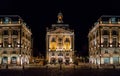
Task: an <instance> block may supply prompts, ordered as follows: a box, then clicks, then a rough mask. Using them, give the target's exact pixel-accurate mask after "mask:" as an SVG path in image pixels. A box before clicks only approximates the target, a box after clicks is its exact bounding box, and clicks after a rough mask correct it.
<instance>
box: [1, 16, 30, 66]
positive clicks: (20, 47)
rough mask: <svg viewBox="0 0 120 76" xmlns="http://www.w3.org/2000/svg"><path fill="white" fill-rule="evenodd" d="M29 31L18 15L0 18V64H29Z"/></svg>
mask: <svg viewBox="0 0 120 76" xmlns="http://www.w3.org/2000/svg"><path fill="white" fill-rule="evenodd" d="M31 35H32V33H31V30H30V29H29V28H28V27H27V26H26V23H25V22H23V20H22V19H21V17H20V16H18V15H1V16H0V64H8V65H10V64H16V65H22V64H29V59H30V57H31V51H32V50H31Z"/></svg>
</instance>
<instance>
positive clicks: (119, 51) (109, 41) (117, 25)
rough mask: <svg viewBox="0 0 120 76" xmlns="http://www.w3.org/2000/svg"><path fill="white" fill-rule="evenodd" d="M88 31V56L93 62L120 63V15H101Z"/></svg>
mask: <svg viewBox="0 0 120 76" xmlns="http://www.w3.org/2000/svg"><path fill="white" fill-rule="evenodd" d="M94 25H95V26H94V27H93V28H92V29H91V30H90V31H89V34H88V38H89V56H90V59H89V60H90V63H93V64H100V65H102V64H120V16H106V15H104V16H101V17H100V18H99V19H98V21H97V22H96V23H95V24H94Z"/></svg>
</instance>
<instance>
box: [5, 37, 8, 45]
mask: <svg viewBox="0 0 120 76" xmlns="http://www.w3.org/2000/svg"><path fill="white" fill-rule="evenodd" d="M4 47H8V38H4Z"/></svg>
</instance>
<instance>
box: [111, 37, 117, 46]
mask: <svg viewBox="0 0 120 76" xmlns="http://www.w3.org/2000/svg"><path fill="white" fill-rule="evenodd" d="M116 44H117V38H113V42H112V46H113V47H116Z"/></svg>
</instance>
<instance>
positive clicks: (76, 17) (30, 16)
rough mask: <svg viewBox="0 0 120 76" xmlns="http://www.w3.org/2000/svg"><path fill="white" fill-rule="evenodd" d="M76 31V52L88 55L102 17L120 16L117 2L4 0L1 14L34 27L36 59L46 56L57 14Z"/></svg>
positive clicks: (0, 5) (1, 5) (0, 7)
mask: <svg viewBox="0 0 120 76" xmlns="http://www.w3.org/2000/svg"><path fill="white" fill-rule="evenodd" d="M59 11H61V12H62V13H63V21H64V23H66V24H69V25H70V28H72V29H74V31H75V50H76V51H78V52H83V54H84V55H87V53H88V37H87V35H88V32H89V29H91V27H92V26H93V24H94V22H96V21H97V19H98V18H99V17H100V16H101V15H120V4H119V2H117V1H116V0H114V1H110V0H108V1H106V0H103V1H102V0H96V1H92V0H83V1H82V0H78V1H75V0H73V1H72V0H1V1H0V15H20V16H21V17H22V19H23V20H24V21H25V22H26V23H27V25H28V26H29V27H30V28H31V30H32V33H33V39H34V48H33V51H34V56H37V55H38V53H39V52H42V53H45V50H46V49H45V48H46V45H45V35H46V27H50V26H51V25H52V24H55V23H57V14H58V13H59Z"/></svg>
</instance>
